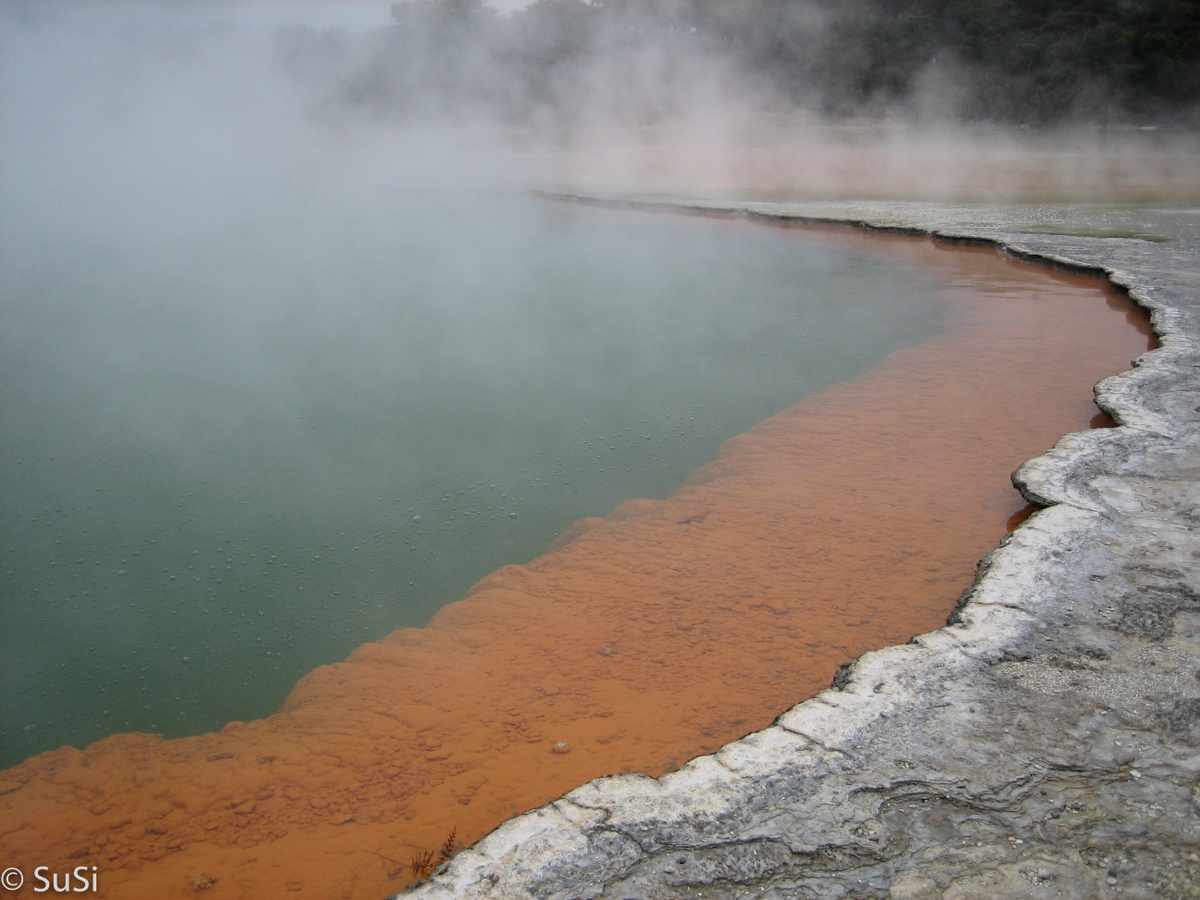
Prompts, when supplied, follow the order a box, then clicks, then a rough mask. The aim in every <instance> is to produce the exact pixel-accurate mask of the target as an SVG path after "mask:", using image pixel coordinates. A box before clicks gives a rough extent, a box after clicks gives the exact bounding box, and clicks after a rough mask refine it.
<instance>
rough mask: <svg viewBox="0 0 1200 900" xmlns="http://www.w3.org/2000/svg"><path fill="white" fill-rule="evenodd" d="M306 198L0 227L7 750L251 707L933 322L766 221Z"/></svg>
mask: <svg viewBox="0 0 1200 900" xmlns="http://www.w3.org/2000/svg"><path fill="white" fill-rule="evenodd" d="M339 202H340V201H339ZM316 212H318V213H321V214H322V215H324V218H321V217H320V216H317V217H313V218H308V219H306V221H305V224H303V225H302V226H296V225H294V224H293V226H288V225H287V224H286V222H279V221H270V220H268V221H265V222H262V223H260V224H259V225H256V226H254V227H248V228H243V229H241V230H238V231H221V230H218V232H216V233H212V234H209V235H207V237H206V239H204V240H198V241H192V242H188V243H185V244H183V245H181V246H164V247H162V248H160V252H156V253H145V252H142V251H144V245H143V246H142V249H141V251H139V252H138V253H135V252H134V251H133V248H131V246H129V245H123V244H122V240H124V239H123V238H120V237H118V238H116V239H114V238H112V237H111V236H102V237H93V238H90V239H88V240H84V239H79V240H77V241H75V242H69V241H68V242H62V241H60V242H58V243H54V242H50V241H47V240H45V239H44V237H42V236H39V235H36V234H26V235H20V236H21V238H22V240H21V241H18V242H9V243H8V244H7V245H6V248H5V251H4V256H3V265H4V274H5V277H4V283H3V288H2V291H3V320H2V341H3V344H2V350H3V352H2V354H0V384H2V394H0V397H2V403H0V434H2V435H3V453H2V456H0V492H2V493H0V496H3V509H2V515H0V547H2V548H3V551H2V552H3V554H4V567H3V569H2V570H0V576H2V578H3V580H2V582H0V584H2V588H3V594H2V597H0V604H2V610H3V621H4V631H3V637H2V641H3V649H2V651H0V654H2V655H0V660H2V667H3V707H2V709H3V714H2V716H0V722H3V728H4V737H3V743H4V762H5V763H8V764H11V763H14V762H17V761H19V760H20V759H22V758H23V757H25V756H27V755H29V754H31V753H34V752H38V751H41V750H45V749H48V748H53V747H56V746H59V745H61V744H63V743H71V744H73V745H76V746H82V745H85V744H87V743H88V742H90V741H93V740H96V739H98V738H101V737H103V736H105V735H107V734H110V733H113V732H116V731H126V730H137V731H149V732H157V733H161V734H164V735H166V736H178V735H184V734H191V733H197V732H201V731H204V730H209V729H214V728H218V727H220V726H221V725H222V724H223V723H225V722H226V721H229V720H232V719H248V718H253V717H258V716H263V715H266V714H269V713H270V712H272V711H273V710H274V709H275V708H276V707H277V706H278V704H279V703H280V702H281V701H282V699H283V698H284V696H286V694H287V692H288V690H289V689H290V687H291V685H292V684H293V683H294V682H295V680H296V679H297V678H299V677H300V676H301V675H303V674H304V673H305V672H306V671H308V670H310V669H312V668H313V667H314V666H317V665H320V664H323V663H329V662H333V661H336V660H338V659H341V658H342V657H344V656H345V655H346V654H347V653H348V652H350V651H351V650H352V649H353V648H354V647H355V646H357V645H358V644H360V643H362V642H364V641H368V640H371V639H374V638H377V637H380V636H381V635H383V634H385V633H387V632H388V631H389V630H391V629H393V628H397V627H400V626H412V625H422V624H424V623H426V622H427V621H428V620H429V618H430V617H431V616H432V615H433V613H435V612H436V611H437V609H438V608H439V607H440V606H441V605H443V604H445V603H447V602H449V601H452V600H454V599H455V598H457V597H459V596H461V595H462V594H463V593H464V592H465V591H466V590H467V589H468V588H469V587H470V586H471V584H472V583H474V582H475V581H476V580H478V579H479V578H481V577H482V576H484V575H485V574H487V573H488V572H489V571H491V570H493V569H495V568H496V567H498V566H501V565H504V564H507V563H519V562H525V561H528V560H530V559H531V558H533V557H535V556H537V555H538V554H539V553H540V552H541V551H542V550H543V549H544V548H545V547H546V545H547V544H548V543H549V542H550V541H551V540H552V539H553V538H554V537H555V536H556V535H557V534H558V533H560V532H561V531H562V530H563V529H564V528H566V527H567V526H568V525H569V524H570V523H571V522H573V521H575V520H576V519H578V518H581V517H583V516H591V515H604V514H606V513H607V512H609V511H610V510H611V509H612V508H613V507H614V506H615V505H617V504H618V503H619V502H621V501H622V500H623V499H626V498H629V497H663V496H666V495H667V494H669V493H670V492H671V491H672V490H673V489H675V488H676V487H677V486H678V484H679V483H680V481H681V480H682V479H683V478H684V477H685V476H686V475H687V473H688V472H690V471H691V470H692V469H694V468H696V467H697V466H700V465H702V464H704V463H705V462H706V461H708V460H710V459H712V458H713V456H714V454H715V452H716V449H717V447H718V445H719V444H720V443H721V442H722V441H723V440H725V439H727V438H729V437H730V436H732V435H734V434H737V433H739V432H740V431H743V430H745V429H747V428H749V427H750V426H752V425H753V424H754V423H755V422H757V421H759V420H761V419H763V418H765V417H766V416H769V415H771V414H773V413H775V412H777V411H779V410H781V409H783V408H785V407H787V406H788V405H790V404H792V403H794V402H796V401H797V400H799V399H801V398H803V397H804V396H806V395H808V394H811V393H813V392H814V391H817V390H820V389H821V388H822V387H823V386H825V385H828V384H830V383H832V382H835V381H839V380H844V379H846V378H849V377H852V376H854V375H855V374H857V373H859V372H862V371H864V370H865V369H866V368H868V367H869V366H870V365H871V363H872V362H873V361H874V360H876V359H878V358H879V357H880V356H882V355H883V354H885V353H887V352H889V351H890V350H893V349H896V348H898V347H901V346H905V345H908V344H912V343H914V342H917V341H919V340H921V339H923V338H924V337H926V336H927V335H929V334H931V333H932V332H933V331H934V330H935V329H936V327H937V323H938V310H937V308H936V306H935V303H934V301H933V300H932V299H931V295H932V291H931V290H930V286H929V285H928V284H927V283H926V281H925V278H924V277H923V276H922V274H921V273H919V272H915V271H906V270H903V269H899V270H898V269H897V268H896V267H895V266H894V265H892V264H890V263H886V262H885V261H883V260H881V259H875V258H873V257H871V256H869V255H863V254H861V253H856V252H848V251H845V250H835V249H831V248H830V247H828V246H822V245H821V244H819V243H812V242H810V241H806V240H805V239H804V238H803V237H801V236H798V235H797V234H794V233H784V232H780V231H773V230H770V229H767V228H763V227H756V226H751V225H746V224H738V223H733V222H712V221H702V220H694V219H684V218H670V217H662V216H652V215H640V214H635V213H628V212H613V211H605V210H596V209H586V208H572V207H567V206H561V205H555V204H550V203H546V202H540V201H534V200H528V199H523V198H521V197H516V196H508V197H500V196H496V195H486V196H482V195H481V196H470V195H463V194H453V195H448V196H438V195H436V194H429V193H418V194H412V193H404V192H393V193H386V192H384V193H380V194H377V195H375V196H374V197H373V199H369V200H367V199H364V198H361V197H360V198H359V201H358V202H357V204H356V205H355V207H354V209H353V211H352V213H353V214H348V213H347V211H346V209H344V208H340V207H339V208H338V209H325V210H317V211H316ZM323 223H324V224H323ZM89 241H90V243H91V246H88V244H89ZM139 254H140V255H139Z"/></svg>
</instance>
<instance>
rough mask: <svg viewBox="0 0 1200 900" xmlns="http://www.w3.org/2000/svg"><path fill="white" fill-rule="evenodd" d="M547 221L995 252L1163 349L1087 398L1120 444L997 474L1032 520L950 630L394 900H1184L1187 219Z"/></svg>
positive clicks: (1189, 488) (782, 208)
mask: <svg viewBox="0 0 1200 900" xmlns="http://www.w3.org/2000/svg"><path fill="white" fill-rule="evenodd" d="M562 199H570V200H575V201H584V202H604V203H618V204H623V205H626V206H636V207H641V208H646V209H664V210H670V211H673V212H678V211H680V210H685V211H690V212H698V213H704V214H728V215H743V216H750V217H755V218H764V219H768V220H774V221H783V222H789V223H792V224H796V225H800V224H804V223H822V224H831V223H832V224H845V225H851V226H855V227H859V228H867V229H871V230H883V231H893V230H894V231H899V232H904V233H910V234H912V233H916V234H927V235H931V236H933V238H934V239H935V240H939V241H951V242H958V241H982V242H985V243H991V244H994V245H995V246H996V247H998V248H1000V249H1001V250H1002V251H1003V252H1005V253H1008V254H1011V255H1013V256H1017V257H1020V258H1026V259H1038V260H1043V261H1045V262H1047V263H1049V264H1051V265H1055V266H1059V267H1065V268H1073V269H1081V270H1086V271H1093V272H1103V273H1105V274H1106V275H1107V276H1108V277H1109V278H1110V279H1111V280H1112V282H1113V283H1114V284H1116V285H1118V286H1120V287H1122V288H1124V289H1125V290H1127V291H1128V292H1129V294H1130V295H1131V296H1132V297H1133V298H1134V299H1135V300H1136V301H1137V302H1138V303H1139V304H1141V305H1143V306H1145V307H1146V308H1148V309H1149V310H1151V311H1152V316H1153V322H1154V325H1155V329H1156V332H1157V333H1158V335H1159V338H1160V340H1161V347H1160V348H1159V349H1156V350H1153V351H1151V352H1149V353H1146V354H1145V355H1143V356H1142V357H1140V358H1139V359H1138V360H1137V361H1136V363H1135V368H1134V369H1133V370H1132V371H1129V372H1126V373H1124V374H1121V375H1117V376H1114V377H1110V378H1106V379H1104V380H1103V381H1101V382H1100V383H1099V384H1098V385H1097V387H1096V397H1097V402H1098V404H1099V406H1100V407H1101V408H1102V409H1103V410H1105V411H1106V412H1107V413H1109V414H1110V415H1111V416H1112V417H1113V418H1114V419H1115V420H1116V421H1117V422H1118V423H1119V425H1120V427H1118V428H1115V429H1101V430H1093V431H1089V432H1079V433H1075V434H1070V435H1067V436H1066V437H1064V438H1062V439H1061V440H1060V441H1059V442H1058V443H1057V444H1056V445H1055V447H1054V448H1053V449H1052V450H1050V451H1049V452H1048V453H1046V454H1044V455H1042V456H1040V457H1038V458H1036V459H1033V460H1031V461H1029V462H1027V463H1025V464H1024V465H1022V466H1021V467H1020V468H1019V469H1018V470H1017V471H1016V473H1015V474H1014V476H1013V480H1014V484H1016V485H1017V486H1018V488H1019V489H1020V490H1021V492H1022V493H1023V494H1024V496H1025V497H1026V498H1027V499H1028V500H1029V501H1030V502H1031V503H1035V504H1037V505H1038V506H1040V507H1044V508H1043V509H1041V511H1039V512H1037V513H1036V514H1035V515H1033V516H1031V517H1030V518H1029V519H1028V520H1027V521H1025V522H1024V523H1023V524H1022V525H1020V527H1018V528H1017V529H1016V530H1015V531H1014V532H1012V533H1011V534H1010V535H1009V536H1008V537H1007V538H1005V539H1004V541H1003V542H1002V543H1001V545H1000V546H999V547H998V548H997V549H995V550H994V551H993V552H991V553H990V554H989V555H988V556H987V557H986V558H985V560H984V561H983V563H982V564H981V566H980V571H979V574H978V577H977V579H976V581H975V583H974V585H973V586H972V587H971V589H970V590H969V591H968V592H967V593H966V594H965V595H964V597H963V598H962V600H961V601H960V604H959V606H958V608H957V609H956V610H955V612H954V613H953V615H952V616H951V618H950V621H949V623H948V624H947V626H946V627H944V628H941V629H939V630H937V631H933V632H930V633H928V634H924V635H922V636H920V637H917V638H915V639H913V640H912V641H910V642H909V643H908V644H905V645H901V646H894V647H890V648H888V649H884V650H878V651H875V652H872V653H868V654H867V655H865V656H863V657H861V658H860V659H858V660H857V662H855V663H854V664H853V665H852V666H851V667H849V668H848V669H846V670H844V671H843V672H842V673H840V674H839V677H838V678H837V679H836V680H835V683H834V686H833V687H831V688H829V689H827V690H825V691H823V692H822V693H820V694H819V695H817V696H816V697H814V698H812V699H811V700H808V701H806V702H803V703H801V704H799V705H797V706H795V707H793V708H792V709H790V710H788V711H787V712H786V713H784V714H783V715H781V716H780V717H779V718H778V719H777V720H776V721H775V722H774V724H772V725H771V726H770V727H768V728H766V729H764V730H761V731H757V732H755V733H753V734H750V735H749V736H747V737H745V738H743V739H742V740H739V741H736V742H734V743H731V744H728V745H726V746H725V747H723V748H721V749H720V750H719V751H717V752H716V753H713V754H712V755H709V756H702V757H699V758H697V759H694V760H692V761H691V762H689V763H687V764H686V765H684V766H683V767H682V768H680V769H678V770H677V771H674V772H671V773H669V774H667V775H665V776H662V777H660V778H650V777H646V776H639V775H623V776H614V777H608V778H601V779H599V780H596V781H593V782H591V783H589V784H586V785H584V786H583V787H580V788H578V789H576V790H574V791H572V792H570V793H569V794H567V795H565V796H564V797H562V798H561V799H559V800H557V801H555V802H553V803H551V804H549V805H547V806H544V807H542V808H540V809H537V810H534V811H531V812H529V813H526V814H525V815H522V816H520V817H518V818H516V819H513V820H511V821H509V822H507V823H506V824H505V825H503V826H502V827H500V828H499V829H497V830H496V831H494V832H493V833H492V834H490V835H489V836H487V837H486V838H485V839H483V840H482V841H480V842H479V843H478V844H476V845H475V846H474V847H472V848H470V849H469V850H466V851H464V852H462V853H460V854H459V855H458V856H456V857H454V858H453V859H452V860H450V862H448V863H446V864H445V865H444V866H442V867H441V868H440V869H439V870H437V871H436V872H435V873H434V875H433V877H432V878H431V879H429V880H428V881H426V882H423V883H420V884H418V885H416V886H415V887H413V888H412V889H410V892H409V893H408V894H406V895H405V896H407V897H412V898H414V900H416V898H419V900H441V898H450V897H454V898H463V900H467V898H480V900H483V898H505V900H519V898H538V900H583V898H588V900H590V898H613V900H627V898H637V900H685V898H688V900H690V898H701V897H703V898H713V900H717V898H736V897H755V898H764V900H766V898H780V900H782V898H789V900H799V898H805V900H807V898H814V900H815V898H822V900H825V898H828V900H842V898H847V900H848V898H890V900H933V898H944V900H969V898H995V897H1025V898H1047V900H1049V898H1079V900H1087V898H1117V897H1127V898H1164V900H1167V898H1170V900H1174V898H1193V897H1200V574H1198V573H1200V449H1198V448H1200V296H1198V295H1200V210H1195V209H1190V210H1170V209H1164V210H1151V209H1127V210H1108V211H1105V210H1099V209H1095V208H1052V207H1022V208H1015V209H1003V208H995V207H979V208H972V207H942V206H934V205H926V204H902V203H870V204H857V205H853V204H844V203H840V204H839V203H796V204H771V203H725V202H715V201H681V200H678V199H672V198H634V197H614V196H608V197H598V196H591V197H577V196H566V197H563V198H562Z"/></svg>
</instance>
